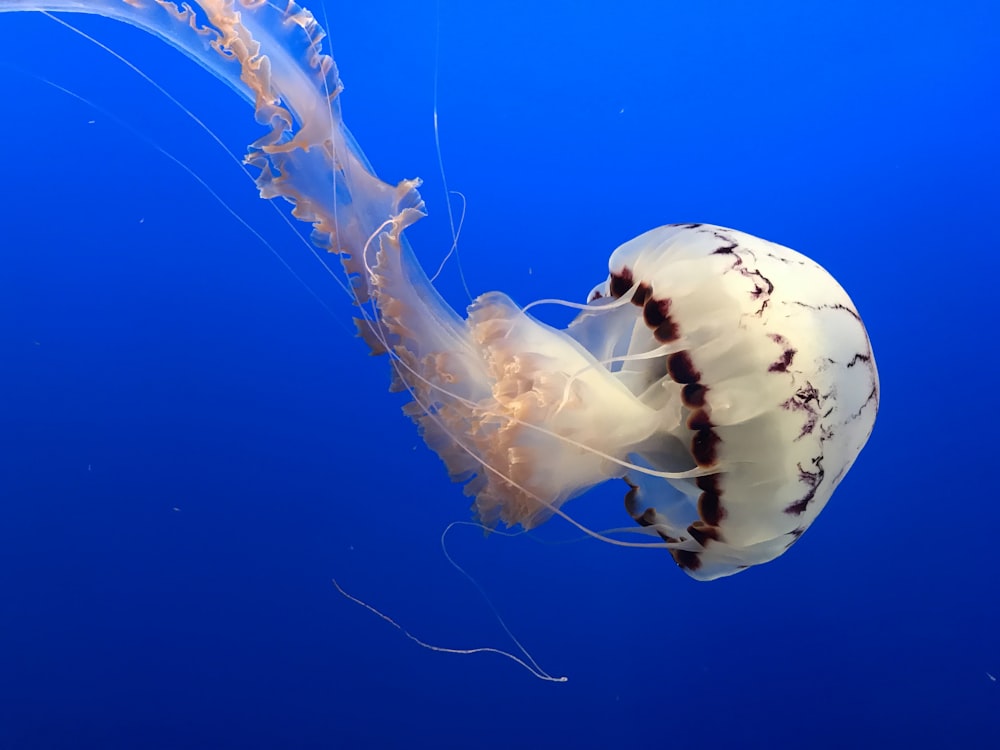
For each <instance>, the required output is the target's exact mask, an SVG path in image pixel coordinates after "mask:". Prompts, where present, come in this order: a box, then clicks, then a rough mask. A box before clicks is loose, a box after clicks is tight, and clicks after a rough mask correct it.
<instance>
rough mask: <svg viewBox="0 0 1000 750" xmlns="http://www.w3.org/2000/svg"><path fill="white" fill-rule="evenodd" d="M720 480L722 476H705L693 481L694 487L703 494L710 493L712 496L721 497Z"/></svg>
mask: <svg viewBox="0 0 1000 750" xmlns="http://www.w3.org/2000/svg"><path fill="white" fill-rule="evenodd" d="M720 479H722V474H705V475H704V476H701V477H697V478H696V479H695V480H694V485H695V487H697V488H698V489H699V490H703V491H704V492H711V493H712V494H713V495H722V487H721V486H720V482H719V480H720Z"/></svg>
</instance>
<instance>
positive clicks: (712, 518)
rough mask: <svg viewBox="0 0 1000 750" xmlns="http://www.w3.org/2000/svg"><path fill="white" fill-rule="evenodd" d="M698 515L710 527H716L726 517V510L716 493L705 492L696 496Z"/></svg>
mask: <svg viewBox="0 0 1000 750" xmlns="http://www.w3.org/2000/svg"><path fill="white" fill-rule="evenodd" d="M698 515H699V516H701V520H702V521H704V522H705V523H707V524H709V525H710V526H718V525H719V524H720V523H722V519H724V518H725V517H726V509H725V508H723V507H722V500H721V499H719V496H718V495H717V494H716V493H714V492H708V491H706V492H702V493H701V494H700V495H698Z"/></svg>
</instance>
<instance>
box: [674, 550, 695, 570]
mask: <svg viewBox="0 0 1000 750" xmlns="http://www.w3.org/2000/svg"><path fill="white" fill-rule="evenodd" d="M670 554H671V555H672V556H673V558H674V562H675V563H677V567H679V568H681V569H682V570H698V568H700V567H701V559H700V558H699V557H698V553H697V552H692V551H691V550H686V549H672V550H670Z"/></svg>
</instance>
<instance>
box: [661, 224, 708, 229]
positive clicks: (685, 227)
mask: <svg viewBox="0 0 1000 750" xmlns="http://www.w3.org/2000/svg"><path fill="white" fill-rule="evenodd" d="M667 226H668V227H677V228H678V229H697V228H698V227H700V226H703V225H702V224H667Z"/></svg>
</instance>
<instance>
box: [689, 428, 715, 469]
mask: <svg viewBox="0 0 1000 750" xmlns="http://www.w3.org/2000/svg"><path fill="white" fill-rule="evenodd" d="M721 442H722V438H720V437H719V436H718V435H717V434H716V433H715V430H698V432H696V433H695V434H694V437H693V438H691V455H692V456H694V460H695V461H696V462H697V464H698V466H701V467H707V466H714V465H715V462H716V461H718V459H719V443H721Z"/></svg>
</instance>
